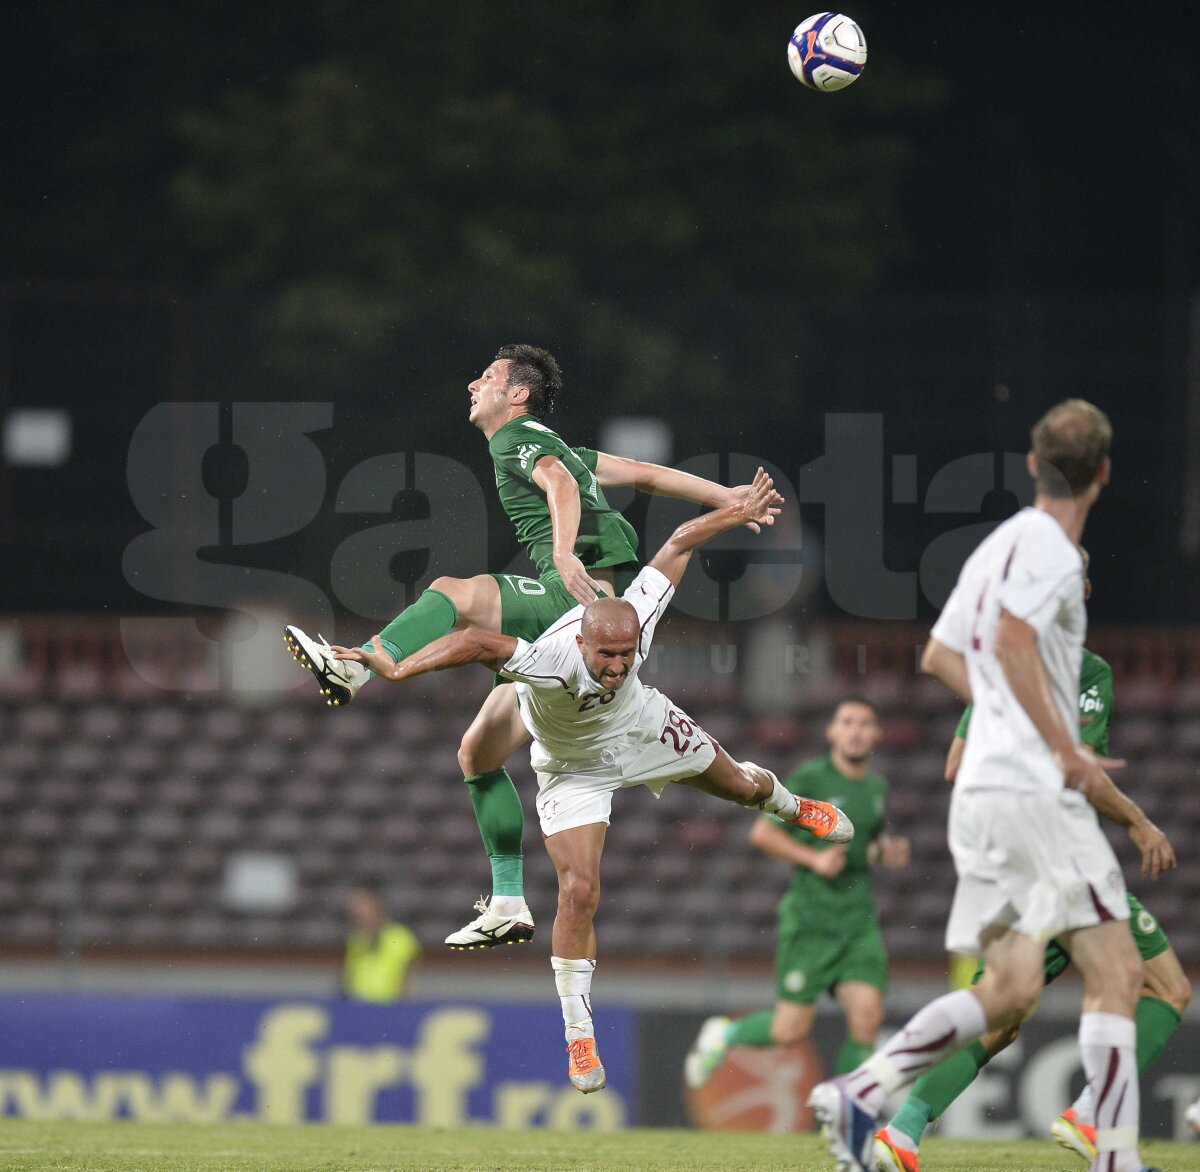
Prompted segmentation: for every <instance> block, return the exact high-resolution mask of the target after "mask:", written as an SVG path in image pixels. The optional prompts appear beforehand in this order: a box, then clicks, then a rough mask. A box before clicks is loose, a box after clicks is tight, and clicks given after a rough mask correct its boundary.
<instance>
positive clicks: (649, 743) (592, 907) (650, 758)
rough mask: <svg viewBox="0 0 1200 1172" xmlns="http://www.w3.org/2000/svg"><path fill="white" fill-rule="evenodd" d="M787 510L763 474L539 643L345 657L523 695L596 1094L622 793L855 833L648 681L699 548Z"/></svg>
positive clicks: (565, 992)
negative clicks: (614, 594) (455, 676)
mask: <svg viewBox="0 0 1200 1172" xmlns="http://www.w3.org/2000/svg"><path fill="white" fill-rule="evenodd" d="M780 499H781V498H780V497H779V496H778V494H777V493H776V492H775V491H774V487H773V484H772V481H771V478H770V477H769V476H767V475H766V474H765V473H764V472H763V470H762V469H761V468H760V469H759V470H758V473H757V475H756V476H755V478H754V483H753V484H752V485H751V488H750V491H749V493H748V494H747V496H746V499H745V500H744V501H742V502H739V503H737V504H733V505H729V506H727V507H726V508H723V509H718V510H716V511H715V512H711V513H707V514H705V515H704V516H702V517H698V518H696V519H695V520H693V521H688V522H686V523H685V524H683V525H681V526H680V527H679V528H678V529H676V530H675V532H674V533H673V534H672V535H671V537H670V539H669V540H668V541H667V543H666V544H665V545H664V546H663V547H662V549H660V550H659V551H658V553H657V554H656V555H655V556H654V558H653V559H652V560H651V562H650V564H649V565H648V566H646V567H645V568H644V569H643V570H642V571H641V572H640V573H639V574H638V576H637V577H636V578H635V579H634V581H633V583H632V584H631V585H630V587H629V589H628V590H626V591H625V593H624V595H622V597H621V598H619V599H616V598H601V599H599V600H597V601H596V602H593V603H592V604H591V605H590V606H588V607H582V606H580V607H576V608H575V609H574V610H572V611H569V612H568V613H567V614H565V615H564V616H563V617H562V618H561V619H559V620H558V622H556V623H555V624H554V625H553V626H552V627H550V628H549V630H547V631H546V632H545V633H544V634H542V635H541V636H540V637H539V638H537V639H536V640H534V641H533V642H532V643H529V642H526V641H524V640H521V639H516V638H513V637H512V636H509V635H501V634H497V633H495V632H490V631H481V630H472V629H467V630H461V631H456V632H454V633H453V634H450V635H446V636H443V637H442V638H441V639H438V640H436V641H435V642H433V643H431V644H430V645H429V646H428V647H426V648H424V649H423V650H422V651H419V652H417V653H416V654H415V655H412V656H410V657H409V658H407V659H404V660H401V661H400V662H399V663H396V662H393V661H392V660H391V659H390V657H388V656H386V655H379V654H376V653H375V652H364V651H363V650H361V649H359V648H335V649H334V650H335V654H337V655H338V656H339V657H342V658H347V659H356V660H357V661H358V662H361V663H365V664H366V665H367V666H368V667H370V668H371V669H372V670H373V671H376V672H378V673H379V674H380V675H381V676H382V677H383V678H385V679H391V680H404V679H408V678H410V677H412V676H415V675H420V674H422V673H423V672H427V671H436V670H439V669H441V668H446V667H456V666H459V665H462V664H467V663H481V664H483V665H484V666H485V667H487V668H488V669H489V670H491V671H497V672H499V673H500V674H501V675H503V676H506V677H507V678H509V679H511V680H515V681H516V688H497V689H495V690H494V691H493V693H492V697H491V698H489V700H488V703H494V704H496V705H497V706H500V705H505V706H507V709H508V719H510V720H512V721H513V722H516V724H515V725H514V727H519V725H520V724H522V723H523V725H524V728H525V730H526V732H527V735H528V736H531V737H532V738H533V742H534V744H533V749H532V752H531V761H532V763H533V766H534V768H535V769H536V770H537V776H538V797H537V811H538V817H539V818H540V820H541V826H542V833H543V835H544V836H545V840H546V850H547V851H548V852H549V854H550V857H551V859H552V860H553V861H554V866H555V870H556V871H557V873H558V910H557V914H556V916H555V920H554V930H553V936H552V945H553V949H554V955H553V956H552V957H551V965H552V967H553V969H554V977H555V983H556V985H557V987H558V994H559V1000H560V1002H561V1005H562V1013H563V1023H564V1029H565V1033H566V1039H567V1053H568V1077H569V1078H570V1080H571V1083H572V1084H573V1085H574V1086H575V1087H576V1088H577V1089H578V1090H580V1091H582V1092H583V1093H584V1094H588V1093H590V1092H592V1091H597V1090H599V1089H600V1088H601V1087H603V1086H604V1084H605V1077H606V1076H605V1072H604V1067H603V1065H602V1064H601V1062H600V1058H599V1055H598V1054H597V1053H596V1039H595V1030H594V1026H593V1021H592V1006H591V982H592V972H593V971H594V969H595V967H596V932H595V928H594V925H593V921H594V917H595V913H596V908H597V906H598V903H599V898H600V856H601V853H602V851H603V848H604V836H605V831H606V829H607V827H608V822H609V816H610V813H611V809H612V795H613V793H614V791H616V790H618V789H622V788H624V787H626V786H631V785H645V786H647V787H648V788H649V789H650V790H652V791H653V792H654V794H655V795H656V796H657V795H658V794H661V792H662V790H663V788H664V787H665V786H666V785H667V783H668V782H679V783H681V784H683V785H687V786H691V787H692V788H694V789H698V790H701V791H702V792H704V793H708V794H711V795H713V796H714V797H718V798H724V799H725V800H727V801H732V802H737V803H738V804H739V805H743V806H747V807H750V808H752V809H756V810H760V811H763V812H765V813H768V814H773V815H774V816H775V817H777V818H779V819H781V820H782V821H784V822H788V823H792V824H794V825H799V826H804V827H806V828H807V829H809V830H810V831H812V832H813V833H814V834H816V835H817V836H818V837H820V838H825V839H827V840H828V841H830V842H848V841H849V840H850V839H851V838H852V837H853V835H854V828H853V827H852V826H851V825H850V821H849V819H847V818H846V816H845V815H844V814H843V813H842V812H841V811H840V810H839V809H838V808H837V807H836V806H832V805H830V804H829V803H827V802H813V801H809V800H808V799H805V798H797V797H796V796H795V795H794V794H792V793H790V792H789V791H788V790H787V788H786V787H784V786H783V785H782V784H781V783H780V781H779V779H778V778H777V777H776V776H775V775H774V774H773V773H772V772H771V771H770V770H768V769H764V768H762V767H761V766H759V765H755V764H754V763H753V762H750V761H743V762H737V761H734V760H733V758H732V757H730V756H729V754H728V753H727V752H726V751H725V750H724V749H722V748H721V747H720V746H719V745H718V744H717V743H716V742H715V741H714V740H713V739H712V738H711V737H710V736H708V735H707V734H706V733H705V732H704V730H703V729H702V728H701V727H700V726H699V725H698V724H697V723H696V722H695V721H694V720H692V719H691V717H689V716H688V715H687V713H685V712H683V711H682V710H681V709H679V708H677V707H676V706H675V705H674V704H672V703H671V701H670V700H669V699H667V697H666V696H664V695H662V694H661V693H660V692H658V691H657V690H655V689H654V688H651V687H647V686H646V685H645V684H643V683H642V682H641V680H640V679H639V678H638V672H639V671H640V669H641V667H642V664H643V663H644V662H645V659H646V656H647V655H648V654H649V651H650V644H651V641H652V639H653V637H654V631H655V628H656V626H657V624H658V620H659V619H660V618H661V616H662V613H663V611H664V610H665V609H666V607H667V604H668V603H669V602H670V600H671V596H672V594H674V592H675V587H676V585H678V583H679V580H680V579H681V578H682V577H683V572H684V570H685V569H686V568H687V564H688V562H689V560H690V558H691V555H692V552H693V550H695V549H696V548H697V547H699V546H700V545H703V544H704V542H706V541H709V540H711V539H712V538H713V537H716V536H717V535H718V534H719V533H724V532H725V531H726V530H729V529H734V528H737V527H738V526H741V525H744V524H746V523H747V522H749V521H754V522H757V523H758V524H760V525H769V524H771V522H772V520H773V518H772V516H771V513H770V509H771V507H772V506H774V505H775V504H776V503H778V502H779V501H780ZM518 705H519V707H518Z"/></svg>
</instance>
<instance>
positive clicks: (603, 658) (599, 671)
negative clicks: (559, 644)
mask: <svg viewBox="0 0 1200 1172" xmlns="http://www.w3.org/2000/svg"><path fill="white" fill-rule="evenodd" d="M575 642H576V643H578V644H579V652H580V654H581V655H582V656H583V662H584V665H585V666H586V667H587V669H588V674H589V675H590V676H591V677H592V679H594V680H595V681H596V683H598V684H602V685H603V686H604V687H606V688H611V689H612V690H613V691H614V692H615V691H616V690H617V689H618V688H619V687H620V686H621V685H622V684H623V683H624V682H625V681H626V680H627V679H629V672H630V670H631V669H632V667H633V661H634V658H635V657H636V656H637V633H636V632H635V633H634V634H633V635H632V636H629V637H625V636H621V635H618V636H617V637H616V638H610V637H607V636H606V637H604V638H601V639H597V640H596V642H594V643H589V642H588V641H587V640H586V639H584V637H583V636H582V635H576V636H575Z"/></svg>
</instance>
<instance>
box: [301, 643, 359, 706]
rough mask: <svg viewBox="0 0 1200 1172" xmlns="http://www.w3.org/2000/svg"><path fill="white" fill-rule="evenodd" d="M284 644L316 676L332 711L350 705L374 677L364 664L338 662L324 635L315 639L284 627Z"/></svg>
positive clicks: (342, 660) (302, 665) (345, 660)
mask: <svg viewBox="0 0 1200 1172" xmlns="http://www.w3.org/2000/svg"><path fill="white" fill-rule="evenodd" d="M283 641H284V642H285V643H286V644H287V646H288V650H289V651H290V652H291V653H292V658H293V659H294V660H295V661H296V662H297V663H298V664H299V665H300V666H301V667H303V668H307V669H308V670H309V671H310V672H312V673H313V676H314V677H315V678H316V681H317V686H318V687H319V688H320V689H321V695H322V696H324V697H325V703H326V704H328V705H329V706H330V707H331V708H339V707H341V705H343V704H349V703H350V701H351V700H353V699H354V697H355V695H356V694H357V693H358V689H359V688H361V687H362V686H363V684H365V683H366V682H367V680H369V679H370V678H371V673H370V672H369V671H368V670H367V669H366V668H365V667H363V665H362V664H361V663H354V662H353V661H352V660H349V659H335V658H334V656H333V650H332V649H331V648H330V646H329V644H328V643H327V642H326V641H325V639H323V638H322V637H321V636H320V635H318V636H317V637H316V639H313V638H311V637H310V636H308V635H306V634H305V633H304V632H303V631H302V630H300V628H299V627H284V628H283Z"/></svg>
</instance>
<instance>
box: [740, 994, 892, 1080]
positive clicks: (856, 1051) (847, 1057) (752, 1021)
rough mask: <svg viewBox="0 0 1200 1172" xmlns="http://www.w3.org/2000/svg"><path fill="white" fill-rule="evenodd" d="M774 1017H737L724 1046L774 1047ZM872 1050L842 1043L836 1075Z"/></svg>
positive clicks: (848, 1041)
mask: <svg viewBox="0 0 1200 1172" xmlns="http://www.w3.org/2000/svg"><path fill="white" fill-rule="evenodd" d="M774 1017H775V1014H774V1013H773V1012H772V1011H771V1010H769V1009H764V1010H762V1011H760V1012H759V1013H748V1014H746V1016H745V1017H739V1018H738V1019H737V1021H735V1022H731V1023H730V1026H729V1031H728V1033H726V1035H725V1044H726V1045H728V1046H774V1045H775V1043H774V1042H773V1041H771V1022H772V1021H773V1020H774ZM872 1050H873V1047H871V1046H868V1045H867V1043H866V1042H856V1041H854V1040H853V1039H852V1038H847V1039H846V1040H845V1042H843V1043H842V1048H841V1050H839V1051H838V1056H837V1063H836V1066H835V1070H836V1073H838V1074H845V1073H846V1072H847V1071H851V1070H853V1069H854V1068H855V1067H856V1066H858V1064H859V1063H860V1062H865V1061H866V1059H868V1058H869V1057H870V1056H871V1052H872Z"/></svg>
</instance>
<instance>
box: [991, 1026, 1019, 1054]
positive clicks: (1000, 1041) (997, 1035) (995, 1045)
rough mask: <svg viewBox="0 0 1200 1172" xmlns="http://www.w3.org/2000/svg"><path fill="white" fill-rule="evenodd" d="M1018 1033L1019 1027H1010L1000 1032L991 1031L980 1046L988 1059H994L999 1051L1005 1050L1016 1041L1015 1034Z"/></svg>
mask: <svg viewBox="0 0 1200 1172" xmlns="http://www.w3.org/2000/svg"><path fill="white" fill-rule="evenodd" d="M1020 1032H1021V1027H1020V1026H1019V1025H1010V1026H1005V1027H1004V1029H1001V1030H992V1032H991V1033H990V1034H987V1035H986V1036H985V1037H984V1038H983V1041H982V1043H981V1044H982V1046H983V1049H984V1052H985V1053H986V1054H987V1056H988V1058H989V1059H991V1058H995V1057H996V1055H997V1054H999V1053H1000V1051H1001V1050H1007V1049H1008V1048H1009V1046H1011V1045H1012V1044H1013V1042H1015V1041H1016V1040H1017V1034H1019V1033H1020Z"/></svg>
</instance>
